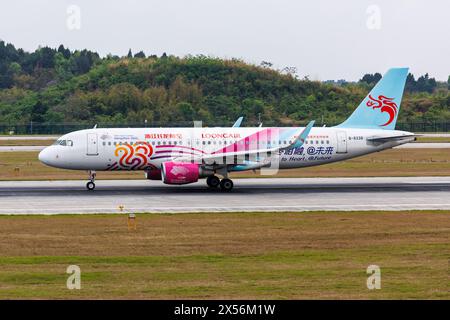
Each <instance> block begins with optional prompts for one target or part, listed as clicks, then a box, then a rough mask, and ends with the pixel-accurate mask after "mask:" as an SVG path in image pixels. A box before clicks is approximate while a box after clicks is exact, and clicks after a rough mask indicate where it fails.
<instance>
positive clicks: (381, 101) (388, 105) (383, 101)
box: [366, 94, 398, 127]
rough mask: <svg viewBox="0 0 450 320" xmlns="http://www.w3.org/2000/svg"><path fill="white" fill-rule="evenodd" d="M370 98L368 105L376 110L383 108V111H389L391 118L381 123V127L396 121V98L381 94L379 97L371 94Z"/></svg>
mask: <svg viewBox="0 0 450 320" xmlns="http://www.w3.org/2000/svg"><path fill="white" fill-rule="evenodd" d="M369 99H370V100H369V101H367V103H366V105H367V106H368V107H371V108H372V109H374V110H375V109H378V108H381V112H387V113H388V114H389V120H388V121H387V122H386V123H385V124H380V127H384V126H387V125H389V124H390V123H391V122H392V121H394V119H395V116H396V115H397V111H398V107H397V104H396V103H395V102H394V101H393V100H394V98H388V97H386V96H383V95H379V96H378V99H375V98H374V97H372V96H371V95H370V94H369Z"/></svg>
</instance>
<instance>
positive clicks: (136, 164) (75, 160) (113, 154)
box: [39, 127, 414, 171]
mask: <svg viewBox="0 0 450 320" xmlns="http://www.w3.org/2000/svg"><path fill="white" fill-rule="evenodd" d="M264 129H267V128H109V129H88V130H81V131H75V132H72V133H69V134H66V135H64V136H62V137H61V138H60V139H58V143H59V144H54V145H52V146H49V147H47V148H45V149H44V150H43V151H42V152H41V154H40V155H39V159H40V160H41V161H42V162H44V163H45V164H47V165H49V166H53V167H58V168H64V169H74V170H98V171H101V170H147V169H149V168H160V167H161V164H162V163H163V162H166V161H173V160H174V159H177V158H179V157H180V156H183V155H188V154H191V153H192V154H196V155H202V154H204V155H209V154H212V153H217V152H218V150H221V149H224V148H226V147H227V146H230V145H233V144H239V143H242V144H245V143H248V144H250V147H252V148H258V146H259V144H257V145H256V146H252V145H251V144H252V143H254V142H252V141H250V142H246V141H245V139H246V137H249V136H251V135H255V134H256V133H257V132H259V131H261V130H264ZM298 129H299V128H278V129H277V130H280V136H277V137H271V138H270V141H264V143H265V144H267V143H269V144H270V147H282V146H288V145H289V144H290V143H291V142H292V140H293V139H295V136H294V135H293V134H292V132H294V131H298ZM403 135H405V138H401V139H396V140H394V141H387V142H372V141H370V140H368V139H370V138H372V137H384V136H386V137H388V136H403ZM406 136H409V137H406ZM413 140H414V138H412V137H411V133H409V132H405V131H398V130H382V129H380V130H378V129H349V128H338V127H329V128H328V127H321V128H313V129H312V130H311V132H310V134H309V136H308V137H307V139H306V141H305V143H304V144H303V146H302V147H298V148H289V149H285V150H283V151H282V152H281V153H280V158H279V168H280V169H287V168H299V167H309V166H315V165H321V164H326V163H331V162H336V161H342V160H346V159H350V158H354V157H358V156H361V155H365V154H369V153H373V152H378V151H381V150H384V149H389V148H392V147H395V146H397V145H401V144H404V143H408V142H411V141H413ZM256 143H258V142H256ZM140 144H142V145H143V147H139V145H140ZM144 145H145V146H144ZM129 146H134V152H135V153H136V154H135V155H134V157H135V158H136V159H133V158H127V157H128V156H130V154H126V153H127V150H125V149H127V148H129ZM136 146H138V147H136ZM144 147H146V148H147V149H145V148H144ZM148 148H150V149H151V150H149V149H148ZM132 152H133V151H132ZM139 154H140V155H139ZM144 157H146V159H145V160H144V159H143V158H144ZM142 161H145V164H144V163H142ZM121 163H122V165H121Z"/></svg>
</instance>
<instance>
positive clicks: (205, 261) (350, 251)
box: [0, 211, 450, 299]
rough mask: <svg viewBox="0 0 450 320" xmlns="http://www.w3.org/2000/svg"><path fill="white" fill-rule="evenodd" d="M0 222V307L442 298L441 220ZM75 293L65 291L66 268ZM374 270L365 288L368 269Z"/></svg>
mask: <svg viewBox="0 0 450 320" xmlns="http://www.w3.org/2000/svg"><path fill="white" fill-rule="evenodd" d="M137 223H138V228H137V231H128V230H127V224H126V218H125V217H124V216H120V215H65V216H0V298H3V299H5V298H6V299H15V298H30V299H42V298H70V299H83V298H88V299H91V298H92V299H97V298H106V299H109V298H129V299H137V298H144V299H166V298H173V299H191V298H199V299H217V298H224V299H228V298H230V299H247V298H248V299H312V298H324V299H329V298H338V299H418V298H424V299H449V298H450V293H449V289H450V288H449V283H448V276H449V269H448V268H449V258H450V213H449V212H445V211H410V212H359V213H358V212H326V213H325V212H312V213H214V214H212V213H211V214H210V213H204V214H176V215H159V214H138V215H137ZM72 264H76V265H78V266H80V268H81V282H82V289H81V290H68V289H66V279H67V277H68V275H67V274H66V273H65V272H66V268H67V266H69V265H72ZM371 264H376V265H378V266H380V268H381V275H382V289H381V290H368V289H367V287H366V279H367V276H368V275H367V274H366V268H367V267H368V266H369V265H371Z"/></svg>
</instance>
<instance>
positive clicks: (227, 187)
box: [220, 179, 233, 191]
mask: <svg viewBox="0 0 450 320" xmlns="http://www.w3.org/2000/svg"><path fill="white" fill-rule="evenodd" d="M220 188H221V189H222V190H223V191H231V189H233V181H231V180H230V179H222V181H220Z"/></svg>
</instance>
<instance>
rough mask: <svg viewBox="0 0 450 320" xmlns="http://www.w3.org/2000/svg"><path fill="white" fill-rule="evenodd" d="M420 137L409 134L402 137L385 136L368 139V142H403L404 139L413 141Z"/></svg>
mask: <svg viewBox="0 0 450 320" xmlns="http://www.w3.org/2000/svg"><path fill="white" fill-rule="evenodd" d="M416 137H418V135H417V134H408V135H401V136H398V135H397V136H383V137H370V138H367V140H368V141H373V142H388V141H397V140H403V139H411V138H414V140H415V138H416Z"/></svg>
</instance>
